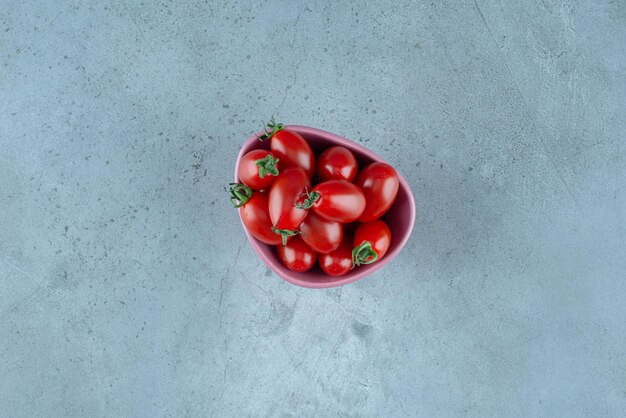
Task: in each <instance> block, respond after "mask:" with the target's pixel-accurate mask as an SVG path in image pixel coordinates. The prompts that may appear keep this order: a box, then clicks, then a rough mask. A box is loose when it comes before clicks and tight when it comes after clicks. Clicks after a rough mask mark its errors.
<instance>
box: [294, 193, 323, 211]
mask: <svg viewBox="0 0 626 418" xmlns="http://www.w3.org/2000/svg"><path fill="white" fill-rule="evenodd" d="M319 198H320V194H319V193H318V192H310V193H309V192H308V191H307V192H306V199H304V201H303V202H302V203H295V206H296V207H297V208H298V209H311V207H312V206H313V204H314V203H315V202H317V201H318V200H319Z"/></svg>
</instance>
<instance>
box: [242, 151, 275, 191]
mask: <svg viewBox="0 0 626 418" xmlns="http://www.w3.org/2000/svg"><path fill="white" fill-rule="evenodd" d="M277 162H278V159H276V158H274V156H273V155H272V153H271V152H269V151H267V150H264V149H257V150H254V151H250V152H249V153H247V154H246V155H244V156H243V157H242V158H241V161H240V162H239V168H238V169H237V177H239V181H240V182H242V183H243V184H245V185H246V186H248V187H250V188H251V189H253V190H262V189H267V188H268V187H269V186H270V185H271V184H272V182H273V181H274V178H275V177H276V176H277V175H278V169H277V168H276V163H277Z"/></svg>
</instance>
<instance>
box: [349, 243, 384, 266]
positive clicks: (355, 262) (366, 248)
mask: <svg viewBox="0 0 626 418" xmlns="http://www.w3.org/2000/svg"><path fill="white" fill-rule="evenodd" d="M369 258H371V259H369ZM368 259H369V260H368ZM376 260H378V254H377V253H376V251H374V249H373V248H372V244H371V243H370V242H369V241H363V243H361V245H358V246H356V247H354V249H353V250H352V268H354V266H360V265H361V264H372V263H373V262H375V261H376Z"/></svg>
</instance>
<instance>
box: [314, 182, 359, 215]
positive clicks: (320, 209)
mask: <svg viewBox="0 0 626 418" xmlns="http://www.w3.org/2000/svg"><path fill="white" fill-rule="evenodd" d="M313 192H314V193H317V195H318V196H319V197H318V198H317V200H316V201H315V202H314V203H313V205H312V209H313V210H314V211H315V212H316V213H317V214H318V215H320V216H321V217H323V218H326V219H329V220H331V221H335V222H341V223H349V222H353V221H356V220H357V219H358V218H359V217H360V216H361V214H362V213H363V211H364V210H365V196H364V195H363V192H362V191H361V189H360V188H359V187H357V186H355V185H354V184H352V183H350V182H348V181H345V180H328V181H325V182H323V183H319V184H318V185H317V186H315V187H314V188H313V190H312V194H313Z"/></svg>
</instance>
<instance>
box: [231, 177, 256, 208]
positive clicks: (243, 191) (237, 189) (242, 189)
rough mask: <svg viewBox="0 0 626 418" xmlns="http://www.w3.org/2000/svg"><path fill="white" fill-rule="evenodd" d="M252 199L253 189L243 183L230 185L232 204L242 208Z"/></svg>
mask: <svg viewBox="0 0 626 418" xmlns="http://www.w3.org/2000/svg"><path fill="white" fill-rule="evenodd" d="M251 197H252V189H251V188H249V187H248V186H246V185H245V184H241V183H230V203H231V205H233V207H235V208H240V207H242V206H243V205H245V204H246V202H247V201H248V199H250V198H251Z"/></svg>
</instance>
